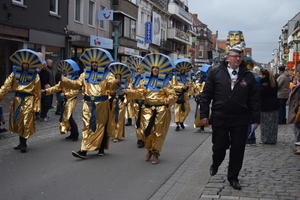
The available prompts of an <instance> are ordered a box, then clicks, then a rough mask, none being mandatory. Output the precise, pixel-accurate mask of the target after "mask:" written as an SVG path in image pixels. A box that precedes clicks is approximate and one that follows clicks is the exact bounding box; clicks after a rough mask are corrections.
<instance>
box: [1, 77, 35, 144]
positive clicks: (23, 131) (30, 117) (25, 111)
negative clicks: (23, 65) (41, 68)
mask: <svg viewBox="0 0 300 200" xmlns="http://www.w3.org/2000/svg"><path fill="white" fill-rule="evenodd" d="M14 76H15V75H14V73H13V72H12V73H11V74H10V75H9V76H8V78H7V79H6V80H5V82H4V84H3V86H2V87H1V89H0V101H1V100H2V99H3V98H4V96H5V95H6V94H7V93H8V92H9V90H10V89H12V91H14V92H19V93H27V94H30V95H31V96H26V97H25V98H24V102H23V103H22V106H21V109H20V112H19V115H18V119H17V120H16V121H14V119H13V116H14V113H15V112H16V110H17V108H18V106H19V105H20V103H21V97H17V96H15V98H14V101H13V104H12V107H11V109H10V116H9V132H10V133H17V134H18V135H19V136H21V137H23V138H26V139H28V138H29V136H31V135H32V134H34V133H35V132H36V130H35V121H34V113H35V112H40V109H41V107H40V106H41V83H40V77H39V75H38V74H37V75H36V77H35V79H34V80H33V81H31V82H30V83H28V84H27V85H21V84H19V83H18V82H17V80H16V78H15V77H14Z"/></svg>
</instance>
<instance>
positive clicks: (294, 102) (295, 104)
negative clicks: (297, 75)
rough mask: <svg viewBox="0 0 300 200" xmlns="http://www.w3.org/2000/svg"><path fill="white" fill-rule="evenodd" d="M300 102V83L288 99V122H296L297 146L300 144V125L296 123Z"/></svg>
mask: <svg viewBox="0 0 300 200" xmlns="http://www.w3.org/2000/svg"><path fill="white" fill-rule="evenodd" d="M299 102H300V85H298V86H296V87H294V88H293V89H292V91H291V95H290V97H289V99H288V105H289V108H288V121H287V123H288V124H294V143H295V145H296V146H300V129H299V128H300V127H299V128H298V126H297V125H296V114H297V113H298V110H299V106H300V105H299Z"/></svg>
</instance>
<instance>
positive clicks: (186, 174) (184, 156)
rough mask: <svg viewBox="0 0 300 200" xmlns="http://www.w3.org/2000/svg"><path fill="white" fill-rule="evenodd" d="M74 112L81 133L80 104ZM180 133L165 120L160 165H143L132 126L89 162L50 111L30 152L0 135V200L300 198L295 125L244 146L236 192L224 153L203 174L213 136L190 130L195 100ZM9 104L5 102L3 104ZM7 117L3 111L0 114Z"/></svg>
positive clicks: (142, 153)
mask: <svg viewBox="0 0 300 200" xmlns="http://www.w3.org/2000/svg"><path fill="white" fill-rule="evenodd" d="M78 99H79V100H78V105H77V107H76V110H75V112H74V119H75V121H76V122H77V124H78V126H79V129H81V128H82V119H81V106H82V102H81V99H80V98H78ZM190 103H191V108H192V112H191V113H190V114H189V116H188V118H187V120H186V121H185V125H186V128H185V129H184V130H180V131H175V123H171V126H170V129H169V132H168V135H167V138H166V141H165V144H164V147H163V150H162V151H161V156H160V163H159V164H157V165H153V164H151V161H150V162H149V161H148V162H146V161H144V156H145V155H146V153H147V152H146V151H145V150H144V149H139V148H137V144H136V142H137V141H136V136H135V130H134V126H126V133H125V138H123V139H121V140H120V142H118V143H113V142H110V147H109V150H107V151H105V153H106V155H105V156H97V151H95V152H88V154H87V159H85V160H82V159H78V158H75V157H73V156H72V154H71V151H78V150H79V149H80V143H81V136H80V139H79V140H78V141H76V142H73V141H69V140H66V139H65V137H66V136H68V135H60V134H59V131H58V126H59V122H58V119H59V116H57V115H54V111H55V109H54V110H51V111H50V112H49V116H50V119H51V120H50V121H49V122H40V121H37V122H36V128H37V132H36V134H34V135H33V136H32V137H30V138H29V140H28V148H27V150H28V152H27V153H20V151H19V150H14V149H13V147H14V146H15V145H17V144H18V137H17V134H9V133H8V132H4V133H0V137H1V140H0V166H1V167H0V178H1V179H0V185H1V189H0V196H1V199H4V200H21V199H22V200H27V199H28V200H29V199H30V200H32V199H37V200H39V199H43V200H52V199H63V200H69V199H70V200H71V199H90V200H98V199H106V200H119V199H120V200H121V199H122V200H148V199H151V200H158V199H166V200H167V199H176V200H191V199H195V200H197V199H241V200H254V199H260V200H262V199H264V200H265V199H300V193H299V188H300V186H299V184H300V178H299V177H300V173H299V172H298V171H297V169H299V168H300V164H299V158H300V157H299V156H298V155H294V154H293V153H292V150H293V149H294V148H295V146H294V144H293V131H292V126H293V125H280V126H279V134H278V143H277V144H276V145H261V144H258V143H259V141H260V131H259V128H258V130H257V131H256V137H257V146H251V147H246V152H245V159H244V164H243V168H242V170H241V173H240V182H241V185H242V190H240V191H237V190H234V189H232V187H231V186H230V185H229V183H228V182H227V180H226V173H227V166H228V155H227V156H226V158H225V161H224V162H223V164H222V165H221V166H220V169H219V172H218V174H217V175H216V176H214V177H211V176H210V175H209V166H210V165H211V132H210V128H205V132H203V133H195V132H194V131H195V128H193V122H194V108H195V102H194V100H193V99H191V100H190ZM6 106H9V105H6ZM5 116H6V119H7V117H8V113H5ZM7 124H8V123H6V128H8V127H7Z"/></svg>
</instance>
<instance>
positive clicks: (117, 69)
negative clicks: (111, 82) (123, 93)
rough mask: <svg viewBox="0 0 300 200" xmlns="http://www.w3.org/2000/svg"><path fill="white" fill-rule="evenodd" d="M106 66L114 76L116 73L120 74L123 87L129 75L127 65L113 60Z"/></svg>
mask: <svg viewBox="0 0 300 200" xmlns="http://www.w3.org/2000/svg"><path fill="white" fill-rule="evenodd" d="M108 68H109V70H110V72H111V73H112V74H113V75H114V76H116V75H117V74H120V75H121V88H122V89H124V88H125V86H126V84H127V81H128V78H129V77H130V76H131V71H130V69H129V67H128V66H127V65H125V64H124V63H120V62H114V63H111V64H110V65H109V66H108Z"/></svg>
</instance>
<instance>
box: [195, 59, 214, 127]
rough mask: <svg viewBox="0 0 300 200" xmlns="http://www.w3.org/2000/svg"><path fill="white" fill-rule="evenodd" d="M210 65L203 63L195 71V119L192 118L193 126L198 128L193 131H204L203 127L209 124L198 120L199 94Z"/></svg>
mask: <svg viewBox="0 0 300 200" xmlns="http://www.w3.org/2000/svg"><path fill="white" fill-rule="evenodd" d="M211 68H212V67H211V66H210V65H204V66H203V67H202V69H201V70H199V71H197V73H196V77H197V79H198V80H197V81H196V82H195V83H194V89H195V93H196V96H195V101H196V109H195V115H194V116H195V120H194V128H199V129H198V130H196V131H195V133H201V132H203V131H204V127H209V125H204V124H202V122H201V120H200V96H201V94H202V91H203V88H204V86H205V79H206V77H207V74H208V72H209V71H210V70H211Z"/></svg>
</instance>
